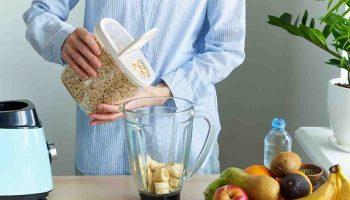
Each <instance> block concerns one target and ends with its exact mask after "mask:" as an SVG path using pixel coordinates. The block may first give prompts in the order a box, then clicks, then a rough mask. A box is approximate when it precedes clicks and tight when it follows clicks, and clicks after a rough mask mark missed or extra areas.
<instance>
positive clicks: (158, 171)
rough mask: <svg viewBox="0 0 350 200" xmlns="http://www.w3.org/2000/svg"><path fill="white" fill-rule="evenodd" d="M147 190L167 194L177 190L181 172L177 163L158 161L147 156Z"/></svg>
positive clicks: (181, 166) (152, 192)
mask: <svg viewBox="0 0 350 200" xmlns="http://www.w3.org/2000/svg"><path fill="white" fill-rule="evenodd" d="M146 163H147V191H148V192H149V193H151V194H168V193H170V192H175V191H177V190H178V187H179V184H180V179H181V176H182V172H183V165H182V164H179V163H160V162H157V161H155V160H153V159H152V158H151V157H149V156H147V159H146Z"/></svg>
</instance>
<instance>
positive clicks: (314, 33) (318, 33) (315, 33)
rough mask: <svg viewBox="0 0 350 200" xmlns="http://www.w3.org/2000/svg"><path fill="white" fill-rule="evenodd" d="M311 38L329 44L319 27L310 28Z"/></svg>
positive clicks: (318, 42)
mask: <svg viewBox="0 0 350 200" xmlns="http://www.w3.org/2000/svg"><path fill="white" fill-rule="evenodd" d="M309 32H310V38H311V40H312V41H315V42H316V43H317V44H322V45H324V46H327V44H326V38H325V37H324V35H323V34H322V32H321V31H320V30H318V29H310V31H309Z"/></svg>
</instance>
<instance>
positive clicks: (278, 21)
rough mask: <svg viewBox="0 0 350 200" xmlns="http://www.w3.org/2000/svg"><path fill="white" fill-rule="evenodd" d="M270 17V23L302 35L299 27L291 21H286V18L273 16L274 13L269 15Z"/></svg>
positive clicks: (291, 32)
mask: <svg viewBox="0 0 350 200" xmlns="http://www.w3.org/2000/svg"><path fill="white" fill-rule="evenodd" d="M282 16H283V15H282ZM285 16H286V15H285ZM268 18H269V20H268V23H269V24H271V25H274V26H277V27H280V28H283V29H285V30H286V31H288V32H289V33H290V34H293V35H298V36H300V35H301V33H300V31H299V29H298V27H296V26H293V25H291V24H290V23H286V21H285V20H286V19H281V18H280V17H276V16H272V15H269V16H268Z"/></svg>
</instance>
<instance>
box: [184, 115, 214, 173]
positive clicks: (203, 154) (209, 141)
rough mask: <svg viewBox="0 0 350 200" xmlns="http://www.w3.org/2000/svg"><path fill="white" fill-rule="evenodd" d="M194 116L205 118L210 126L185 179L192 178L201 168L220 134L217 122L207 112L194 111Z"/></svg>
mask: <svg viewBox="0 0 350 200" xmlns="http://www.w3.org/2000/svg"><path fill="white" fill-rule="evenodd" d="M193 118H202V119H204V120H205V121H206V122H207V124H208V126H209V130H208V133H207V137H206V139H205V142H204V145H203V147H202V149H201V151H200V153H199V155H198V158H197V160H196V162H195V163H194V165H193V167H192V169H190V170H189V171H188V170H186V171H187V173H186V175H185V180H188V179H190V178H191V177H192V176H193V175H194V174H195V173H196V172H197V171H198V170H199V168H200V167H201V166H202V164H203V162H204V161H205V159H206V158H207V157H208V153H209V151H210V150H211V149H212V148H213V145H214V143H215V142H216V141H217V140H216V139H217V136H218V131H217V130H216V128H215V124H214V118H213V117H212V116H211V115H209V114H208V113H206V112H203V111H198V110H196V111H194V114H193Z"/></svg>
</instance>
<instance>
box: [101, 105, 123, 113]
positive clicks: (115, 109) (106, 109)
mask: <svg viewBox="0 0 350 200" xmlns="http://www.w3.org/2000/svg"><path fill="white" fill-rule="evenodd" d="M97 110H98V112H99V113H119V112H120V111H119V106H118V105H109V104H100V105H98V106H97Z"/></svg>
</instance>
